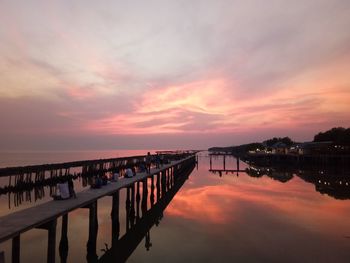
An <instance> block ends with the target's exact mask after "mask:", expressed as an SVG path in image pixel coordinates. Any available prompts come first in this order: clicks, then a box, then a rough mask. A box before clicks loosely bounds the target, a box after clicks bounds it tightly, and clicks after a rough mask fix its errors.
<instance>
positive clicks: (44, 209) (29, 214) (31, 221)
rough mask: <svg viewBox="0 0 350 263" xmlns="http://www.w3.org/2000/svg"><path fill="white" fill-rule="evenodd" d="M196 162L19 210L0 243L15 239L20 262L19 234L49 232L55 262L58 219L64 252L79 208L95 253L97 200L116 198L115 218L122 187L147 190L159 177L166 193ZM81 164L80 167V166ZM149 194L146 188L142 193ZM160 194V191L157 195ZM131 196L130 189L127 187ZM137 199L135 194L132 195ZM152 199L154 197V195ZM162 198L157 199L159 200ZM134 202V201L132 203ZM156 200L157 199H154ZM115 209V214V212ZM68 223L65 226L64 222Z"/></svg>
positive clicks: (2, 223)
mask: <svg viewBox="0 0 350 263" xmlns="http://www.w3.org/2000/svg"><path fill="white" fill-rule="evenodd" d="M195 162H196V159H195V154H192V155H189V156H187V157H185V158H183V159H181V160H177V161H171V162H170V163H169V164H165V165H163V166H162V167H160V168H158V169H152V170H151V173H150V174H147V173H139V174H137V175H136V176H134V177H132V178H121V179H120V180H119V181H117V182H111V183H109V184H107V185H105V186H103V187H101V188H99V189H87V190H84V191H82V192H80V193H78V194H77V198H76V199H68V200H60V201H49V202H47V203H45V204H42V205H38V206H34V207H32V208H28V209H25V210H22V211H18V212H15V213H12V214H9V215H6V216H3V217H1V218H0V243H1V242H4V241H6V240H9V239H12V262H20V235H21V234H22V233H24V232H26V231H28V230H30V229H33V228H41V229H46V230H47V231H48V251H47V262H54V261H55V251H56V250H55V249H56V242H55V241H56V224H57V219H58V218H59V217H61V216H62V240H63V242H62V240H61V243H60V250H61V246H62V251H64V246H65V242H64V236H66V235H64V231H65V230H64V229H66V230H67V227H66V225H67V220H68V213H69V212H71V211H73V210H75V209H77V208H88V209H89V241H88V243H87V247H88V251H94V250H96V240H95V241H94V238H90V237H93V236H96V234H97V226H98V222H97V200H98V199H99V198H101V197H104V196H113V207H112V213H111V214H112V219H113V213H114V212H115V211H116V204H115V203H116V202H117V201H119V190H120V189H121V188H125V187H130V186H134V184H135V183H138V182H143V185H144V187H146V188H147V184H145V182H147V179H148V178H151V180H152V186H153V183H154V175H156V176H157V188H158V187H160V186H161V192H166V190H167V189H169V186H170V185H171V184H173V182H174V180H175V179H176V176H177V175H178V174H179V173H181V171H184V170H186V168H187V167H189V166H193V165H194V164H195ZM79 165H80V164H79ZM145 191H146V192H147V189H144V191H143V192H145ZM158 194H160V192H159V193H158V192H157V195H158ZM128 196H129V188H128ZM133 197H134V194H133ZM151 198H152V196H151ZM158 198H159V196H157V200H158ZM132 201H133V202H135V200H132ZM153 201H154V196H153ZM113 210H114V212H113ZM64 222H66V223H64Z"/></svg>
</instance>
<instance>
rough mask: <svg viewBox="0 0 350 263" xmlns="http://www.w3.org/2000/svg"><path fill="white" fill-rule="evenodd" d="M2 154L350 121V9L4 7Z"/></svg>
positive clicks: (212, 138)
mask: <svg viewBox="0 0 350 263" xmlns="http://www.w3.org/2000/svg"><path fill="white" fill-rule="evenodd" d="M0 22H1V23H0V121H1V129H0V150H74V149H107V148H109V149H110V148H130V149H146V148H162V149H168V148H201V149H203V148H206V147H210V146H225V145H226V146H228V145H237V144H242V143H247V142H251V141H261V140H264V139H267V138H270V137H273V136H290V137H292V139H294V140H297V141H307V140H312V139H313V135H314V134H315V133H317V132H319V131H324V130H327V129H329V128H332V127H335V126H343V127H349V126H350V1H349V0H335V1H329V0H304V1H282V0H276V1H275V0H271V1H261V0H245V1H234V0H227V1H224V0H217V1H204V0H202V1H188V0H186V1H185V0H184V1H174V0H172V1H165V0H159V1H87V0H84V1H83V0H82V1H63V0H60V1H39V0H38V1H17V0H0Z"/></svg>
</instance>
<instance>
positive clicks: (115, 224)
mask: <svg viewBox="0 0 350 263" xmlns="http://www.w3.org/2000/svg"><path fill="white" fill-rule="evenodd" d="M112 198H113V199H112V211H111V219H112V246H113V247H114V246H115V245H116V244H117V242H118V239H119V234H120V223H119V191H118V192H116V193H115V194H113V197H112Z"/></svg>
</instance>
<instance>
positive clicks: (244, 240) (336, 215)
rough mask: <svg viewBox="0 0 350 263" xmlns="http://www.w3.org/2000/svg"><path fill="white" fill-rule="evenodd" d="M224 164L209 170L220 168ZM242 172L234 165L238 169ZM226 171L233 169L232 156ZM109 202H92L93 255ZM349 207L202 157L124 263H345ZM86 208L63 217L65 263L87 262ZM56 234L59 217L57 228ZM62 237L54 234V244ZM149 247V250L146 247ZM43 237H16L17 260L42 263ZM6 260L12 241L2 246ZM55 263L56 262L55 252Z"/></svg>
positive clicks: (297, 183) (107, 234)
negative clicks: (65, 225)
mask: <svg viewBox="0 0 350 263" xmlns="http://www.w3.org/2000/svg"><path fill="white" fill-rule="evenodd" d="M222 165H223V164H222V159H220V158H218V159H214V160H213V168H217V169H220V168H222ZM245 167H247V166H246V165H245V164H244V163H240V168H241V169H244V168H245ZM226 168H227V169H235V168H236V162H235V159H233V158H227V159H226ZM125 196H126V190H125V189H123V190H121V192H120V226H121V236H122V235H123V234H124V233H125V232H126V230H125V225H126V219H125V218H126V215H125ZM111 203H112V201H111V197H105V198H102V199H100V200H99V201H98V220H99V229H98V238H97V248H98V250H97V254H98V255H99V256H101V255H103V254H104V251H102V250H103V249H105V247H106V245H107V246H109V247H110V245H111V223H110V210H111ZM349 218H350V201H349V200H337V199H334V198H333V197H330V196H328V195H323V194H321V193H319V192H317V191H315V185H314V184H312V183H308V182H305V181H304V180H303V179H301V178H299V177H297V176H292V177H291V178H289V180H288V181H287V182H285V183H283V182H281V181H278V180H274V179H271V178H270V177H267V176H262V177H259V178H256V177H251V176H249V175H248V174H246V173H245V172H240V173H239V174H238V175H237V173H234V174H230V173H229V174H226V173H222V174H221V176H220V175H219V174H213V173H211V172H209V157H208V156H207V153H202V154H200V156H199V165H198V169H195V170H194V171H193V172H192V174H191V175H190V176H189V178H188V180H187V181H186V182H185V183H184V185H183V186H182V188H181V189H180V190H179V192H178V193H177V194H176V195H175V197H174V198H173V200H172V201H171V202H170V204H169V205H168V206H167V208H166V209H165V211H164V212H163V217H162V218H161V220H160V222H159V225H158V226H155V225H154V226H153V227H152V228H151V229H150V231H149V238H150V240H149V242H150V243H151V246H149V245H150V244H148V245H147V246H146V239H145V238H144V239H143V240H142V241H141V242H140V243H139V245H138V246H137V248H136V249H135V251H134V252H133V254H132V255H131V256H130V258H129V259H128V262H234V261H236V262H349V258H350V220H349ZM88 223H89V222H88V210H87V209H78V210H75V211H74V212H72V213H70V214H69V231H68V239H69V252H68V262H85V261H86V259H85V258H86V242H87V239H88ZM57 228H58V232H57V233H60V232H59V231H60V219H59V221H58V224H57ZM59 238H60V235H59V234H58V235H57V244H58V243H59ZM146 247H148V249H147V248H146ZM46 249H47V233H46V232H45V231H43V230H37V229H34V230H30V231H28V232H26V233H25V234H23V235H22V236H21V258H22V259H23V262H45V260H46ZM1 250H4V251H5V256H6V260H7V261H6V262H10V261H9V260H10V257H9V254H10V251H11V250H10V242H5V243H2V244H0V251H1ZM57 262H59V256H58V252H57Z"/></svg>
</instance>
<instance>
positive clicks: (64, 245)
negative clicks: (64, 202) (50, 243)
mask: <svg viewBox="0 0 350 263" xmlns="http://www.w3.org/2000/svg"><path fill="white" fill-rule="evenodd" d="M67 232H68V214H65V215H64V216H62V228H61V241H60V245H59V253H60V258H61V262H62V263H64V262H67V257H68V235H67Z"/></svg>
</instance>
